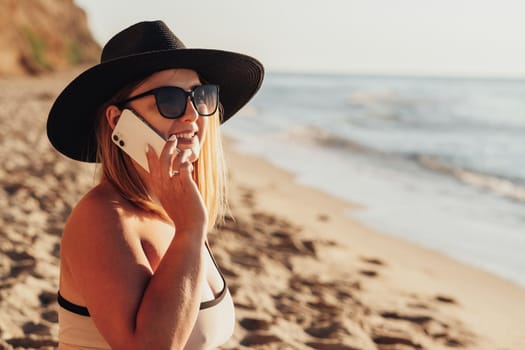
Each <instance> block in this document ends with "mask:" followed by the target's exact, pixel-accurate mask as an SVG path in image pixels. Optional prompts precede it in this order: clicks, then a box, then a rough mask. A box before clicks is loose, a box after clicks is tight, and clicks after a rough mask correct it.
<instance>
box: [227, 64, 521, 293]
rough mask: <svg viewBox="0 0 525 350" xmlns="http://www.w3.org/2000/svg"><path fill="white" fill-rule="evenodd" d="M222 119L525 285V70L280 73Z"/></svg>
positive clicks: (380, 211)
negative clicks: (476, 74) (496, 73)
mask: <svg viewBox="0 0 525 350" xmlns="http://www.w3.org/2000/svg"><path fill="white" fill-rule="evenodd" d="M223 131H224V132H225V134H226V135H228V136H230V137H233V138H235V139H236V140H237V141H238V144H237V149H238V150H239V151H241V152H245V153H249V154H255V155H258V156H262V157H264V158H266V159H268V160H270V161H271V162H272V163H273V164H275V165H277V166H279V167H282V168H284V169H286V170H288V171H291V172H292V173H294V174H295V175H296V178H297V181H299V182H301V183H303V184H306V185H309V186H312V187H315V188H318V189H320V190H322V191H325V192H327V193H329V194H332V195H334V196H337V197H340V198H342V199H346V200H349V201H351V202H353V203H358V204H361V205H363V207H364V209H361V210H352V211H348V213H347V214H348V215H350V216H352V217H354V218H357V219H359V220H361V221H362V222H364V223H366V224H367V225H368V226H370V227H373V228H376V229H379V230H381V231H382V232H384V233H386V234H391V235H395V236H397V237H400V238H403V239H406V240H410V241H412V242H416V243H418V244H420V245H423V246H425V247H429V248H432V249H435V250H437V251H439V252H442V253H444V254H447V255H449V256H451V257H453V258H455V259H457V260H460V261H462V262H466V263H469V264H471V265H474V266H476V267H478V268H482V269H485V270H487V271H490V272H493V273H496V274H498V275H500V276H502V277H504V278H507V279H509V280H512V281H514V282H516V283H518V284H521V285H522V286H525V253H524V252H525V81H523V80H497V79H490V80H489V79H462V78H405V77H365V76H345V75H340V76H337V75H298V74H284V73H280V74H276V73H274V74H268V75H267V77H266V80H265V82H264V84H263V86H262V88H261V90H260V92H259V94H258V95H257V96H256V97H255V98H254V99H253V100H252V101H251V102H250V104H249V105H248V106H247V107H245V108H244V109H243V110H242V111H240V112H239V115H238V116H237V117H236V118H233V119H232V120H231V121H228V123H226V124H225V125H224V127H223ZM254 176H256V174H254Z"/></svg>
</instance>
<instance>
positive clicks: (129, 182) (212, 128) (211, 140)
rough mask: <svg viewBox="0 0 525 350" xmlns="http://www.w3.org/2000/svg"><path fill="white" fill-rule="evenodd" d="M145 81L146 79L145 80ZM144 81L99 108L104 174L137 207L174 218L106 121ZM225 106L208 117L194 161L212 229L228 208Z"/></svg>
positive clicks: (100, 157)
mask: <svg viewBox="0 0 525 350" xmlns="http://www.w3.org/2000/svg"><path fill="white" fill-rule="evenodd" d="M141 81H142V80H141ZM141 81H138V82H135V83H132V84H128V85H127V86H126V87H124V88H123V89H121V90H120V92H119V93H117V94H116V95H115V96H114V97H113V98H111V99H110V100H109V101H108V102H107V103H105V104H104V105H103V106H102V107H101V108H100V109H99V111H98V113H97V118H98V125H97V161H98V162H100V163H101V172H102V174H101V176H102V178H103V179H106V180H108V181H109V182H110V183H111V184H112V185H113V186H114V187H115V189H116V190H117V191H118V192H119V193H120V195H122V197H124V198H125V199H126V200H128V201H129V202H130V203H132V204H133V205H135V206H136V207H138V208H140V209H143V210H144V211H146V212H148V213H151V214H154V215H157V216H159V217H160V218H161V219H163V220H166V221H170V219H169V217H168V215H167V214H166V212H165V211H164V209H163V208H162V207H161V206H160V205H158V204H155V203H154V202H153V201H152V200H151V197H150V196H149V194H148V192H147V190H146V186H145V185H144V182H143V181H142V179H141V177H140V176H139V174H138V173H137V171H136V169H135V167H134V165H133V163H132V161H131V158H130V157H129V156H128V155H127V154H126V153H125V152H123V151H122V150H121V149H120V148H119V147H117V146H116V145H115V144H113V142H112V141H111V132H112V129H111V127H110V125H109V123H108V121H107V120H106V116H105V113H106V109H107V107H108V106H110V105H112V104H115V103H116V102H117V101H119V100H122V99H124V98H125V97H127V96H128V95H129V94H130V93H131V91H133V89H134V88H135V87H136V86H137V85H138V84H140V82H141ZM221 115H222V108H218V110H217V112H216V113H215V114H214V115H212V116H210V117H207V118H209V123H208V128H207V133H206V135H205V137H204V140H203V142H202V144H201V150H200V154H199V158H198V160H197V161H196V162H195V163H193V166H194V170H193V179H194V180H195V182H196V184H197V186H198V188H199V192H200V193H201V196H202V198H203V200H204V203H205V205H206V208H207V210H208V218H209V227H208V228H209V229H211V228H213V226H214V225H215V224H216V223H217V222H218V221H220V220H222V219H223V217H224V215H225V214H226V211H227V186H226V180H227V175H226V166H225V159H224V153H223V148H222V140H221V134H220V118H221Z"/></svg>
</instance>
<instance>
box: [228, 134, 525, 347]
mask: <svg viewBox="0 0 525 350" xmlns="http://www.w3.org/2000/svg"><path fill="white" fill-rule="evenodd" d="M226 139H227V142H226V150H227V160H228V166H229V167H230V169H232V168H233V169H232V170H231V173H232V174H231V177H232V182H234V188H236V189H235V190H234V191H233V192H234V196H233V197H234V198H239V197H242V195H241V194H239V191H240V190H239V189H242V188H249V189H251V190H252V191H254V193H256V194H257V204H256V205H255V207H256V208H257V209H258V208H261V210H264V211H266V212H271V213H272V215H276V216H280V217H284V218H286V220H289V221H291V222H293V223H294V224H296V225H301V226H302V227H304V231H303V232H302V234H303V235H305V236H307V237H308V238H309V239H321V240H328V241H331V242H335V244H334V245H335V246H337V247H339V248H340V249H339V251H338V252H337V253H334V252H332V253H331V254H327V255H323V257H322V259H319V260H320V261H322V263H321V264H320V265H319V266H317V269H318V270H317V272H318V273H322V272H323V271H324V272H326V271H330V273H331V274H334V275H336V274H340V275H341V276H343V277H346V278H354V274H357V275H362V276H367V277H369V278H368V279H371V280H374V279H379V280H380V282H378V281H374V282H372V285H373V289H374V290H373V291H369V295H368V297H370V298H371V299H370V300H373V302H372V303H378V304H384V301H382V300H389V299H390V300H391V301H392V302H396V300H395V298H393V299H392V298H391V296H390V297H388V296H387V295H385V294H388V291H391V290H395V291H397V292H398V293H400V295H411V294H412V295H419V296H421V295H424V296H425V297H426V298H427V299H428V300H430V299H434V300H452V301H453V302H451V303H450V304H451V305H455V306H456V307H457V310H453V311H452V312H451V314H453V315H454V316H455V317H457V320H460V323H462V324H464V325H466V326H467V328H470V329H474V330H475V333H477V334H478V335H479V336H480V337H481V338H480V340H481V339H483V342H484V344H479V343H478V344H477V345H476V346H474V347H473V348H476V349H496V348H497V346H500V347H501V348H502V349H505V348H506V347H507V348H509V349H519V348H522V347H525V337H524V336H523V335H522V334H521V329H520V326H519V324H524V322H525V288H523V287H522V286H520V285H519V284H517V283H516V282H513V281H510V280H507V279H504V278H503V277H500V276H498V275H495V274H493V273H491V272H487V271H485V270H481V269H479V268H476V267H474V266H471V265H468V264H466V263H463V262H460V261H458V260H456V259H454V258H452V257H450V256H447V255H445V254H443V253H440V252H437V251H435V250H432V249H430V248H426V247H422V246H420V245H418V244H416V243H412V242H409V241H406V240H403V239H402V238H397V237H394V236H390V235H388V234H386V233H382V232H379V231H377V230H374V229H371V228H369V227H367V226H366V225H364V224H363V223H361V222H360V221H358V220H356V219H353V218H351V217H350V216H349V215H347V214H345V212H347V211H350V212H352V211H358V210H360V206H359V205H357V204H355V203H350V202H348V201H344V200H341V199H338V198H335V197H332V196H330V195H328V194H326V193H324V192H322V191H320V190H318V189H315V188H312V187H308V186H306V185H302V184H299V183H298V182H297V181H296V179H295V177H294V176H293V175H292V174H290V173H288V172H287V171H286V170H283V169H280V168H278V167H276V166H275V165H273V164H271V163H270V162H268V161H266V160H264V159H261V158H259V157H257V156H253V155H248V154H243V153H240V152H239V151H238V150H236V149H235V144H236V141H235V140H234V139H232V138H230V137H227V138H226ZM250 174H257V176H256V177H254V176H250ZM263 208H264V209H263ZM257 209H256V210H257ZM244 215H246V214H244ZM319 233H322V235H323V236H322V238H320V237H319ZM366 261H372V262H375V263H376V265H375V266H374V267H379V269H369V267H370V266H367V265H368V264H366V263H365V264H363V262H366ZM352 262H354V263H355V264H356V265H357V270H356V267H351V266H349V267H348V268H346V269H345V268H343V266H345V265H346V266H348V265H351V264H352ZM372 265H373V264H372ZM360 268H361V269H364V270H359V269H360ZM341 270H343V271H341ZM345 270H347V271H346V272H345ZM381 270H387V272H383V271H381ZM336 272H337V273H336ZM370 276H371V277H372V278H370ZM400 299H402V297H400ZM416 299H417V298H416ZM386 304H388V303H386ZM445 304H446V302H445ZM429 305H430V304H429ZM429 305H427V306H429ZM451 305H444V309H445V310H447V309H450V306H451ZM520 306H521V307H520ZM487 320H491V321H487ZM496 320H497V321H496ZM482 335H483V336H482ZM490 343H492V344H491V345H488V344H490ZM434 346H436V345H434ZM505 346H506V347H505ZM434 348H438V347H432V349H434ZM464 348H469V347H468V346H466V347H464ZM498 349H499V348H498Z"/></svg>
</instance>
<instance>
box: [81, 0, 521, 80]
mask: <svg viewBox="0 0 525 350" xmlns="http://www.w3.org/2000/svg"><path fill="white" fill-rule="evenodd" d="M75 2H76V3H77V5H79V6H80V7H82V8H83V9H84V10H85V11H86V13H87V16H88V23H89V25H90V28H91V31H92V33H93V35H94V36H95V39H96V40H97V41H98V42H99V43H100V44H101V45H102V46H103V45H104V43H105V42H107V40H109V39H110V38H111V36H113V35H114V34H116V33H117V32H119V31H120V30H122V29H124V28H126V27H127V26H129V25H131V24H133V23H136V22H139V21H142V20H154V19H161V20H163V21H164V22H166V24H168V26H169V27H170V28H171V29H172V30H173V32H174V33H175V34H176V35H177V36H178V37H179V38H180V39H182V41H183V42H184V43H185V45H186V46H187V47H205V48H216V49H223V50H231V51H237V52H242V53H245V54H248V55H252V56H254V57H256V58H258V59H259V60H260V61H261V62H262V63H263V64H264V66H265V68H266V70H267V71H269V72H271V71H278V72H297V73H347V74H364V75H367V74H373V75H376V74H377V75H382V74H388V75H416V76H421V75H422V76H480V77H505V78H525V20H524V18H525V17H524V14H525V1H522V0H432V1H430V0H322V1H321V0H317V1H313V0H260V1H253V0H199V1H195V0H193V1H192V0H185V1H179V0H148V1H142V0H140V1H131V0H111V1H103V0H75Z"/></svg>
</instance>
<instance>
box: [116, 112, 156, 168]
mask: <svg viewBox="0 0 525 350" xmlns="http://www.w3.org/2000/svg"><path fill="white" fill-rule="evenodd" d="M111 140H112V141H113V143H114V144H115V145H117V146H118V147H120V148H121V149H122V150H123V151H124V152H126V153H127V154H128V155H129V156H130V157H131V158H132V159H133V160H135V161H136V162H137V163H139V164H140V166H141V167H143V168H144V169H145V170H146V171H147V172H149V166H148V158H147V157H146V149H147V148H146V147H147V145H148V144H150V145H151V146H152V147H153V149H155V152H157V156H159V155H160V153H161V151H162V148H163V147H164V145H165V144H166V140H164V138H163V137H162V136H160V135H159V134H158V133H157V132H156V131H155V130H154V129H153V128H152V127H151V126H150V125H148V124H147V123H146V122H145V121H144V120H143V119H142V118H141V117H139V116H138V115H136V114H135V113H133V111H131V110H129V109H124V110H123V111H122V114H121V115H120V118H119V120H118V122H117V125H115V128H114V129H113V133H112V134H111Z"/></svg>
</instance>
